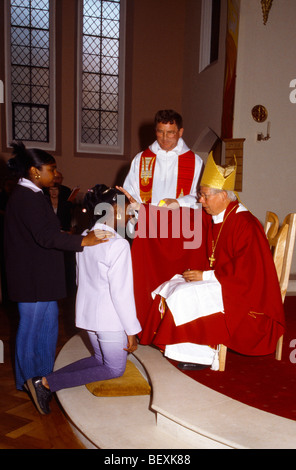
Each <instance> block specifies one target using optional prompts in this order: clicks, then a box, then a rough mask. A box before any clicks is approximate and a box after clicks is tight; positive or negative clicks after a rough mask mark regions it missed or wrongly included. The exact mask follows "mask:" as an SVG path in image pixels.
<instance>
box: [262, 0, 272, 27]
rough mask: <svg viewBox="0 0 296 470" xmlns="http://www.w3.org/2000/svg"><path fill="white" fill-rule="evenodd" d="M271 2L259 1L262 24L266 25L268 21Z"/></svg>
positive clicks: (270, 0) (266, 0)
mask: <svg viewBox="0 0 296 470" xmlns="http://www.w3.org/2000/svg"><path fill="white" fill-rule="evenodd" d="M271 5H272V0H261V8H262V13H263V23H264V24H266V23H267V20H268V15H269V11H270V9H271Z"/></svg>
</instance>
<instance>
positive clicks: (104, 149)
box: [76, 0, 126, 157]
mask: <svg viewBox="0 0 296 470" xmlns="http://www.w3.org/2000/svg"><path fill="white" fill-rule="evenodd" d="M77 4H78V5H77V56H76V57H77V68H76V152H77V154H80V155H81V154H91V155H92V156H94V154H97V155H98V156H99V157H101V156H103V155H108V156H111V155H114V156H121V155H124V144H125V142H124V116H125V73H126V71H125V53H126V0H120V29H119V79H118V83H119V90H118V103H119V104H118V110H119V111H118V144H117V145H104V144H91V143H84V142H82V139H81V131H82V126H81V119H82V112H81V110H82V31H83V0H77Z"/></svg>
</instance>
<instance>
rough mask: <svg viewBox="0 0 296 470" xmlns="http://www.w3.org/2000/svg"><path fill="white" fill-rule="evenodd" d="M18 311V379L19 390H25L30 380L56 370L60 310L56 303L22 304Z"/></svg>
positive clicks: (17, 386)
mask: <svg viewBox="0 0 296 470" xmlns="http://www.w3.org/2000/svg"><path fill="white" fill-rule="evenodd" d="M18 310H19V315H20V321H19V326H18V331H17V336H16V351H15V375H16V388H17V389H18V390H22V388H23V385H24V383H25V382H26V380H28V379H30V378H32V377H35V376H38V375H40V376H45V375H47V374H49V373H50V372H51V371H52V370H53V365H54V360H55V353H56V344H57V339H58V315H59V310H58V304H57V302H56V301H51V302H20V303H18Z"/></svg>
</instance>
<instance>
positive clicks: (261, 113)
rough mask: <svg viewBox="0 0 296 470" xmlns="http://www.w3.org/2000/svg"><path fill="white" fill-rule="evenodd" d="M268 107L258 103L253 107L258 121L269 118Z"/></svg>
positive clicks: (253, 113)
mask: <svg viewBox="0 0 296 470" xmlns="http://www.w3.org/2000/svg"><path fill="white" fill-rule="evenodd" d="M267 116H268V114H267V109H266V108H265V106H263V105H262V104H257V105H256V106H254V108H253V109H252V117H253V119H254V121H256V122H264V121H266V119H267Z"/></svg>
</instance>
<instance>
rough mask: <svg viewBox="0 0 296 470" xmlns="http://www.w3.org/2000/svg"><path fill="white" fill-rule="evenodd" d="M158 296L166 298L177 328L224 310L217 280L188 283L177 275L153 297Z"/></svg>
mask: <svg viewBox="0 0 296 470" xmlns="http://www.w3.org/2000/svg"><path fill="white" fill-rule="evenodd" d="M157 294H159V295H160V296H161V297H163V298H165V300H166V304H167V306H168V307H169V309H170V311H171V313H172V315H173V317H174V322H175V324H176V326H179V325H183V324H184V323H188V322H190V321H193V320H196V319H197V318H200V317H205V316H207V315H211V314H213V313H217V312H223V310H224V305H223V299H222V290H221V284H220V283H219V281H217V279H213V280H209V281H197V282H186V281H185V280H184V278H183V276H182V275H180V274H177V275H176V276H174V277H172V279H170V280H169V281H167V282H164V283H163V284H161V285H160V286H159V287H157V288H156V289H155V290H154V291H153V292H152V297H153V298H155V296H156V295H157Z"/></svg>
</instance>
